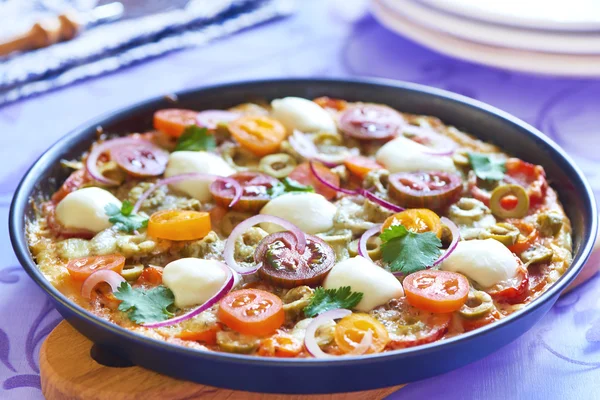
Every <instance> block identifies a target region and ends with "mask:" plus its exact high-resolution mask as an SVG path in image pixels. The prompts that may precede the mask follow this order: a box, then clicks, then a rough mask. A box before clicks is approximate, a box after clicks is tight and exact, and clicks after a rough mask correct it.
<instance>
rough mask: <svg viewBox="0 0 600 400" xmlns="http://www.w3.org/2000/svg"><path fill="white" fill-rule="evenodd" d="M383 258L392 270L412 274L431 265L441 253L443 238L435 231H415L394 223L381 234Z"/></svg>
mask: <svg viewBox="0 0 600 400" xmlns="http://www.w3.org/2000/svg"><path fill="white" fill-rule="evenodd" d="M379 238H380V239H381V240H382V241H383V243H382V244H381V253H382V256H383V260H384V261H386V262H387V263H388V264H389V265H390V270H391V271H392V272H398V271H399V272H402V273H405V274H411V273H413V272H416V271H420V270H422V269H425V268H427V267H431V266H432V265H433V262H434V261H435V260H437V259H438V258H439V256H440V254H441V251H440V247H442V242H441V240H440V239H439V238H438V237H437V236H436V235H435V233H433V232H424V233H415V232H411V231H409V230H408V229H406V228H405V227H404V226H403V225H393V226H391V227H390V228H388V229H386V230H385V231H383V232H382V233H381V235H379Z"/></svg>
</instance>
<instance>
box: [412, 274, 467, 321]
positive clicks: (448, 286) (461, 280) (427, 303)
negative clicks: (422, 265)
mask: <svg viewBox="0 0 600 400" xmlns="http://www.w3.org/2000/svg"><path fill="white" fill-rule="evenodd" d="M402 286H403V287H404V293H406V300H408V302H409V303H410V304H411V305H412V306H414V307H417V308H419V309H421V310H426V311H430V312H434V313H449V312H453V311H458V310H460V308H461V307H462V306H463V304H465V302H466V301H467V296H468V294H469V281H468V280H467V278H465V277H464V276H463V275H461V274H457V273H456V272H448V271H439V270H433V269H432V270H424V271H418V272H415V273H413V274H410V275H408V276H407V277H406V278H404V281H403V282H402Z"/></svg>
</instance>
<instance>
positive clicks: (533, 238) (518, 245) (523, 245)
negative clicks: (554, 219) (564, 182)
mask: <svg viewBox="0 0 600 400" xmlns="http://www.w3.org/2000/svg"><path fill="white" fill-rule="evenodd" d="M506 222H508V223H510V224H512V225H514V226H516V227H517V228H518V229H519V230H520V231H521V234H520V235H519V237H518V238H517V241H516V242H515V243H514V244H512V245H510V246H508V249H509V250H510V251H512V252H513V253H515V254H516V255H520V254H521V253H522V252H524V251H525V250H527V249H528V248H530V247H531V246H533V245H534V244H535V242H537V240H538V239H539V238H540V233H539V232H538V230H537V229H536V228H535V226H534V225H533V224H530V223H527V222H524V221H522V220H519V219H509V220H507V221H506Z"/></svg>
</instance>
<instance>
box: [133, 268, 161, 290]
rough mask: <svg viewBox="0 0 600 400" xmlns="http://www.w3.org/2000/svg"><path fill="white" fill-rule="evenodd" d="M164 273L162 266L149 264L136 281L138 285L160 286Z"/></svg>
mask: <svg viewBox="0 0 600 400" xmlns="http://www.w3.org/2000/svg"><path fill="white" fill-rule="evenodd" d="M162 275H163V270H162V268H160V267H153V266H149V267H146V268H144V270H143V271H142V274H141V275H140V277H139V278H137V280H136V281H135V284H136V286H137V285H139V286H151V287H152V286H158V285H160V284H161V283H162Z"/></svg>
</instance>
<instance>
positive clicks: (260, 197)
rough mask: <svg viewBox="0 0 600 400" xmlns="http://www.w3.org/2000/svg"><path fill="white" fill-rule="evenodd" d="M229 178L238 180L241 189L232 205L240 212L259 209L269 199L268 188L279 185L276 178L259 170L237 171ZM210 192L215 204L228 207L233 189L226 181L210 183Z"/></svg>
mask: <svg viewBox="0 0 600 400" xmlns="http://www.w3.org/2000/svg"><path fill="white" fill-rule="evenodd" d="M230 178H232V179H235V180H236V181H238V182H239V183H240V185H241V186H242V189H243V194H242V197H241V198H240V200H239V201H238V202H237V203H236V204H235V205H234V206H233V207H232V209H233V210H235V211H240V212H253V213H255V212H258V211H260V209H261V208H263V207H264V206H265V204H267V203H268V202H269V200H271V197H272V196H271V195H270V194H269V189H272V188H273V187H275V186H277V185H279V181H278V180H277V179H275V178H273V177H272V176H270V175H267V174H262V173H259V172H238V173H237V174H233V175H231V176H230ZM210 193H211V194H212V195H213V197H214V199H215V202H216V203H217V205H220V206H222V207H225V208H228V207H229V204H230V203H231V201H232V200H233V196H234V193H235V191H234V190H233V187H231V186H229V185H228V184H227V182H226V181H222V180H216V181H214V182H213V183H212V184H211V185H210Z"/></svg>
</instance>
